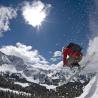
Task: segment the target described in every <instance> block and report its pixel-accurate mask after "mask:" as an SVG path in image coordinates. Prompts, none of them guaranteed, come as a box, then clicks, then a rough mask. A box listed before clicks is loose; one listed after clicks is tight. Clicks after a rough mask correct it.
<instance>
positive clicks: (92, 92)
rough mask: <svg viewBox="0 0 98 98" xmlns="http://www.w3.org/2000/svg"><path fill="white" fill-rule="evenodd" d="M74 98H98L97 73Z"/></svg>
mask: <svg viewBox="0 0 98 98" xmlns="http://www.w3.org/2000/svg"><path fill="white" fill-rule="evenodd" d="M76 98H98V73H97V74H96V76H95V77H94V78H93V79H92V80H91V81H90V82H89V84H88V85H87V86H86V87H85V88H84V92H83V93H82V95H81V96H80V97H76Z"/></svg>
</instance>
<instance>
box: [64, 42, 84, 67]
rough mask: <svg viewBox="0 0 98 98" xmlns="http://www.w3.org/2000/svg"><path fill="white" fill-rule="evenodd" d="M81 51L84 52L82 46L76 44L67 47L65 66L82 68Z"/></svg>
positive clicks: (65, 50) (65, 49)
mask: <svg viewBox="0 0 98 98" xmlns="http://www.w3.org/2000/svg"><path fill="white" fill-rule="evenodd" d="M81 50H82V48H81V46H79V45H77V44H75V43H70V44H69V45H68V46H67V47H65V48H64V49H63V66H64V67H66V66H68V67H74V66H78V67H80V65H79V62H80V61H81V59H82V53H81Z"/></svg>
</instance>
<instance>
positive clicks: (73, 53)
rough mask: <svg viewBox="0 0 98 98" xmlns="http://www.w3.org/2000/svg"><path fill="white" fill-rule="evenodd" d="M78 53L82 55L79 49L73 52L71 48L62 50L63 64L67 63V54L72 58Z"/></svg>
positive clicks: (75, 57)
mask: <svg viewBox="0 0 98 98" xmlns="http://www.w3.org/2000/svg"><path fill="white" fill-rule="evenodd" d="M80 55H81V56H82V53H81V52H80V51H76V52H73V50H72V49H71V48H65V49H64V50H63V65H64V66H65V65H68V62H67V56H71V57H73V58H74V59H77V58H78V57H79V56H80Z"/></svg>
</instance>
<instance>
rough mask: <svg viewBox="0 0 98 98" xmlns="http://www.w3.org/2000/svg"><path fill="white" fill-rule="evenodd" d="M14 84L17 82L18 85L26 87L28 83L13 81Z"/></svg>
mask: <svg viewBox="0 0 98 98" xmlns="http://www.w3.org/2000/svg"><path fill="white" fill-rule="evenodd" d="M14 84H18V85H20V86H22V87H27V86H29V84H28V83H21V82H14Z"/></svg>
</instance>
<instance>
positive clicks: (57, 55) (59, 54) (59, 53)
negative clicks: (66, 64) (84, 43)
mask: <svg viewBox="0 0 98 98" xmlns="http://www.w3.org/2000/svg"><path fill="white" fill-rule="evenodd" d="M61 55H62V52H61V51H55V52H54V54H53V57H60V56H61Z"/></svg>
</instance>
